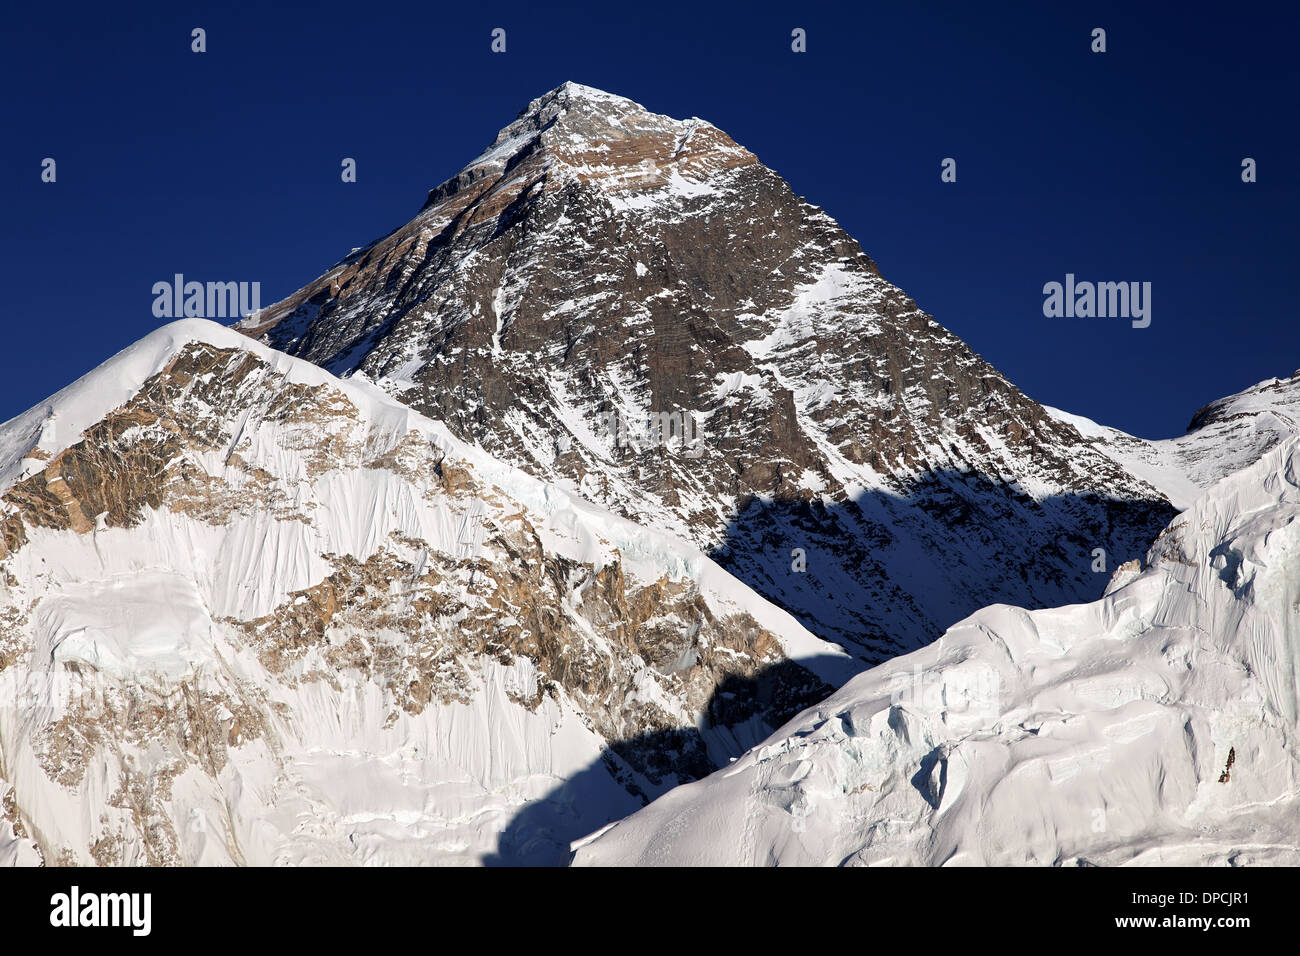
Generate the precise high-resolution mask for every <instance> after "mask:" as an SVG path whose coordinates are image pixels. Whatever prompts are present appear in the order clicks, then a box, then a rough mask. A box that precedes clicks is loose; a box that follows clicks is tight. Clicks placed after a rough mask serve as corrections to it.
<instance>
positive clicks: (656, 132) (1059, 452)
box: [239, 83, 1173, 662]
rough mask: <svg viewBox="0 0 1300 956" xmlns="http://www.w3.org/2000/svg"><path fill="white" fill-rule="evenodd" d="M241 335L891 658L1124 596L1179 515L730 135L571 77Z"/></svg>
mask: <svg viewBox="0 0 1300 956" xmlns="http://www.w3.org/2000/svg"><path fill="white" fill-rule="evenodd" d="M239 328H240V330H241V331H243V332H245V333H246V334H248V335H250V336H252V337H255V338H257V339H259V340H261V341H262V342H264V343H266V344H269V345H271V346H273V347H275V348H277V349H281V350H284V351H286V352H289V353H290V354H292V355H295V356H299V357H301V358H305V359H308V360H310V361H312V362H314V363H316V364H319V365H321V366H323V367H325V368H326V369H329V370H330V371H332V372H334V373H336V374H339V375H343V376H349V375H356V376H365V377H366V378H367V379H369V380H371V381H373V382H375V383H377V384H379V385H380V386H381V387H382V388H384V389H385V390H386V391H388V392H389V393H390V394H391V395H393V396H394V397H396V398H398V399H399V400H400V401H402V402H404V403H406V404H408V405H410V406H411V407H413V408H415V409H418V410H419V411H421V412H422V413H424V414H426V415H429V416H430V417H432V418H435V419H437V420H439V421H442V422H445V423H446V425H447V426H448V428H450V429H451V430H452V431H453V432H454V433H455V434H456V435H457V436H458V437H460V438H462V439H463V440H465V441H468V442H471V443H473V444H476V445H478V446H480V447H481V448H483V449H484V450H486V451H488V452H489V453H490V454H492V455H494V456H497V457H499V458H501V459H503V460H506V461H509V462H510V463H512V464H515V465H517V466H518V467H520V468H523V469H525V470H526V471H528V472H530V473H532V474H534V475H536V476H538V477H540V478H543V479H545V480H547V481H552V482H556V483H558V484H561V485H563V486H565V487H566V488H569V489H572V490H573V491H575V492H577V493H579V494H581V495H583V496H584V497H586V498H587V499H589V500H591V501H593V502H597V503H599V504H601V505H603V506H605V507H608V508H611V509H613V510H614V511H616V512H618V513H620V514H622V515H625V516H627V517H629V518H631V519H632V520H634V521H637V522H639V523H641V524H643V525H646V526H649V527H654V528H659V529H662V530H665V531H668V532H670V533H673V534H676V535H679V536H681V537H683V538H686V539H688V540H690V541H692V542H694V543H695V544H696V545H698V546H699V547H701V548H703V549H705V550H706V551H708V552H709V553H710V554H711V555H713V556H714V557H715V558H716V559H717V560H718V561H719V562H720V563H722V564H723V565H724V566H725V567H727V568H728V569H729V570H731V571H732V572H733V573H734V574H736V575H737V576H738V577H740V578H741V579H742V580H743V581H745V582H746V583H747V584H749V585H750V586H751V587H753V588H754V589H755V590H757V591H758V592H759V593H760V594H762V595H764V596H765V597H767V598H769V599H770V600H772V601H774V602H776V603H778V604H779V605H781V606H783V607H785V608H786V609H788V610H789V611H791V612H792V613H793V614H795V615H796V616H797V617H798V618H799V619H800V620H801V621H802V622H803V623H804V625H805V626H806V627H808V628H810V629H811V630H813V631H814V632H815V633H817V634H818V635H819V636H821V637H823V638H826V639H828V640H831V641H834V642H836V643H838V644H840V645H842V646H844V647H846V648H850V649H852V651H853V653H854V654H855V655H857V656H858V657H860V658H861V659H863V660H865V661H867V662H875V661H879V660H881V659H884V658H887V657H889V656H892V655H894V654H897V653H899V652H901V651H906V650H910V649H912V648H915V647H918V646H920V645H923V644H925V643H927V642H929V641H930V640H932V639H934V638H935V637H937V636H938V634H939V633H940V632H941V631H942V630H943V629H944V628H945V627H947V626H948V625H950V624H952V623H954V622H955V621H957V620H958V619H960V618H962V617H964V616H966V615H967V614H969V613H971V612H973V611H974V610H976V609H977V608H979V607H982V606H984V605H987V604H991V603H997V602H1009V603H1015V604H1019V605H1023V606H1027V607H1042V606H1051V605H1058V604H1063V603H1069V602H1073V601H1082V600H1090V599H1093V598H1096V597H1098V596H1099V595H1100V594H1101V592H1102V590H1103V588H1104V587H1105V584H1106V581H1107V580H1108V578H1109V573H1110V572H1111V571H1113V569H1114V567H1115V566H1117V565H1118V564H1120V563H1122V562H1123V561H1126V560H1129V559H1131V558H1134V557H1137V556H1140V555H1141V554H1143V553H1144V552H1145V550H1146V548H1147V546H1148V545H1149V544H1150V542H1151V540H1152V539H1153V538H1154V537H1155V535H1156V534H1157V533H1158V532H1159V530H1160V529H1161V528H1162V527H1163V526H1164V525H1165V523H1166V522H1167V521H1168V519H1169V518H1170V517H1171V516H1172V514H1173V509H1172V508H1171V506H1170V503H1169V501H1168V498H1167V495H1166V493H1165V491H1164V490H1161V489H1159V488H1158V487H1157V486H1156V485H1155V484H1152V483H1151V482H1149V481H1147V480H1144V479H1143V478H1142V477H1139V476H1138V475H1136V474H1135V473H1133V472H1132V471H1131V470H1129V469H1127V468H1126V467H1124V464H1123V462H1121V461H1117V460H1116V458H1115V456H1113V455H1108V454H1106V453H1105V452H1104V450H1103V449H1101V448H1099V447H1097V443H1096V442H1094V441H1091V440H1089V439H1087V438H1085V436H1083V435H1081V434H1080V432H1079V431H1078V430H1077V428H1076V427H1075V425H1074V424H1072V423H1071V422H1070V421H1068V420H1066V419H1065V418H1063V417H1061V416H1055V415H1052V414H1049V412H1048V411H1047V410H1045V409H1044V408H1043V406H1041V405H1039V404H1038V403H1036V402H1034V401H1033V400H1031V399H1030V398H1028V397H1027V396H1025V395H1024V394H1023V393H1022V392H1021V391H1020V390H1019V389H1017V388H1016V387H1015V386H1014V385H1012V384H1011V383H1010V382H1008V381H1007V379H1006V378H1005V377H1003V376H1002V375H1001V374H1000V373H999V372H998V371H997V370H996V369H995V368H993V367H992V366H991V365H989V364H988V363H987V362H985V361H984V360H983V359H982V358H980V357H979V356H978V355H976V354H975V353H974V352H972V351H971V349H970V348H968V347H967V346H966V345H965V344H964V343H963V342H962V341H961V340H960V339H958V338H957V337H956V336H954V335H952V334H951V333H949V332H948V331H946V330H945V329H944V328H942V327H941V326H940V325H939V324H938V323H936V322H935V321H934V320H933V319H932V318H931V317H930V316H928V315H926V314H925V313H924V312H923V311H922V310H921V309H920V308H919V307H918V306H917V305H916V303H915V302H913V301H912V300H911V299H910V298H909V297H908V296H907V295H906V294H905V293H904V292H902V291H901V290H899V289H898V288H896V287H895V286H893V285H891V284H890V283H889V282H888V281H886V280H885V279H884V278H882V277H881V275H880V272H879V270H878V269H877V267H876V264H875V263H874V262H873V261H872V259H871V258H870V257H869V256H868V255H866V254H865V253H864V252H863V251H862V248H861V247H860V246H859V244H858V243H857V242H856V241H855V240H854V239H853V238H851V237H850V236H849V235H848V234H846V233H845V232H844V230H843V229H841V228H840V227H839V226H838V225H837V224H836V222H835V221H834V220H833V219H832V218H831V217H830V216H829V215H827V214H826V213H825V212H823V211H822V210H821V209H818V208H817V207H815V206H813V205H811V204H810V203H808V202H806V201H805V200H803V199H802V198H800V197H799V196H798V195H796V194H795V193H794V192H793V191H792V190H791V188H790V187H789V186H788V185H787V184H786V183H785V181H784V180H782V178H781V177H780V176H779V175H777V174H776V173H775V172H773V171H772V170H770V169H768V168H767V167H766V166H764V165H763V164H762V163H761V162H759V160H758V158H757V157H755V156H754V154H753V153H751V152H749V151H748V150H747V149H745V148H744V147H742V146H740V145H738V144H737V143H736V142H735V141H734V140H732V139H731V137H729V136H728V135H727V134H726V133H724V132H723V131H721V130H720V129H718V128H717V127H715V126H713V125H711V124H710V123H707V122H705V121H703V120H700V119H688V120H676V119H672V118H670V117H667V116H661V115H657V114H655V113H652V112H650V111H648V110H646V109H645V108H643V107H641V106H640V105H638V104H636V103H634V102H632V101H630V100H628V99H624V98H622V97H619V96H613V95H610V94H608V93H604V92H601V91H598V90H594V89H591V88H589V87H584V86H579V85H577V84H573V83H566V84H564V85H563V86H561V87H559V88H557V89H555V90H553V91H551V92H550V93H547V94H546V95H545V96H542V97H540V98H538V99H536V100H534V101H533V102H531V103H530V104H529V105H528V107H527V108H526V109H525V110H524V111H523V112H522V113H520V115H519V117H518V118H517V119H516V120H515V121H514V122H513V123H511V124H510V125H509V126H507V127H505V128H504V129H502V130H501V131H500V133H499V134H498V135H497V137H496V139H495V140H494V141H493V142H492V144H491V145H490V146H489V147H488V148H487V149H486V150H485V151H484V152H483V153H482V154H481V155H480V156H478V157H477V158H476V159H474V160H473V161H472V162H471V163H469V164H468V165H467V166H466V167H465V168H464V169H462V170H461V171H460V172H459V173H458V174H457V175H455V176H454V177H452V178H451V179H449V180H447V181H446V182H444V183H443V184H442V185H440V186H438V187H436V188H435V189H433V190H431V191H430V193H429V196H428V200H427V202H426V203H425V204H424V207H423V208H422V209H421V210H420V211H419V213H418V215H416V217H415V218H414V219H412V220H411V221H410V222H409V223H407V224H406V225H404V226H402V227H400V228H399V229H397V230H395V231H394V232H393V233H391V234H390V235H388V236H386V237H384V238H383V239H380V240H378V241H377V242H374V243H372V244H370V245H368V246H366V247H364V248H362V249H359V250H358V251H356V252H354V253H353V254H352V255H350V256H348V257H347V258H346V259H345V260H343V261H342V262H341V263H339V264H338V265H336V266H335V267H334V268H332V269H330V270H329V271H328V272H327V273H325V275H323V276H321V277H320V278H319V279H317V280H316V281H314V282H312V283H311V284H309V285H307V286H306V287H304V288H303V289H302V290H300V291H299V292H297V293H295V294H294V295H292V296H290V297H289V298H287V299H285V300H284V301H282V302H279V303H277V304H275V305H273V306H271V307H269V308H267V309H264V310H262V311H260V312H258V313H256V314H254V315H253V316H250V317H249V318H248V319H246V320H244V321H243V322H241V323H240V325H239ZM1134 441H1137V440H1136V439H1134Z"/></svg>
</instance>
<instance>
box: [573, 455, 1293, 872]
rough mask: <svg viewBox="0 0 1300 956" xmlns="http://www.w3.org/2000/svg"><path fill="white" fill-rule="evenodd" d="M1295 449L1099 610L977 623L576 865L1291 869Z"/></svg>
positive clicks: (857, 683)
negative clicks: (1124, 865)
mask: <svg viewBox="0 0 1300 956" xmlns="http://www.w3.org/2000/svg"><path fill="white" fill-rule="evenodd" d="M1298 517H1300V441H1298V440H1297V439H1295V438H1289V439H1287V440H1285V441H1284V442H1283V443H1282V444H1281V445H1279V446H1278V447H1277V448H1275V449H1274V450H1272V451H1270V452H1268V453H1267V454H1266V455H1265V456H1264V457H1263V458H1262V459H1261V460H1260V461H1259V462H1258V463H1256V464H1255V465H1253V466H1251V467H1249V468H1247V469H1245V470H1243V471H1241V472H1239V473H1237V474H1235V475H1233V476H1231V477H1229V478H1228V479H1226V480H1224V481H1223V482H1221V483H1220V484H1218V485H1216V486H1215V487H1214V488H1213V489H1212V490H1211V491H1209V492H1207V493H1206V494H1205V495H1203V496H1202V497H1200V498H1199V499H1198V500H1197V501H1196V502H1195V503H1194V504H1193V505H1192V506H1191V507H1190V508H1189V509H1188V510H1187V511H1186V512H1185V513H1184V514H1182V515H1180V516H1179V517H1178V518H1177V519H1175V520H1174V521H1173V522H1172V523H1171V525H1170V526H1169V528H1168V529H1167V530H1166V531H1165V532H1164V534H1162V535H1161V537H1160V539H1159V541H1157V542H1156V544H1155V545H1154V546H1153V548H1152V550H1151V552H1150V555H1149V556H1148V560H1147V565H1146V567H1145V568H1144V569H1142V570H1140V571H1139V570H1137V569H1126V570H1123V571H1121V572H1119V573H1117V575H1116V577H1115V580H1114V581H1113V582H1112V584H1111V586H1110V588H1109V590H1108V593H1107V595H1106V596H1105V597H1104V598H1103V599H1102V600H1100V601H1098V602H1095V603H1092V604H1086V605H1076V606H1073V607H1064V608H1058V609H1052V610H1040V611H1025V610H1023V609H1020V608H1013V607H1007V606H999V607H991V608H986V609H984V610H982V611H980V612H979V613H977V614H975V615H973V616H972V617H970V618H969V619H968V620H966V621H963V622H961V623H960V624H958V625H957V626H955V627H953V628H951V629H950V630H949V631H948V632H947V633H946V634H945V635H944V636H943V637H942V638H941V639H940V640H939V641H937V642H936V643H935V644H933V645H931V646H929V647H927V648H924V649H922V650H920V651H917V652H915V653H914V654H911V655H908V656H907V657H904V658H900V659H899V660H897V661H893V662H891V663H889V664H887V665H884V666H882V667H879V668H875V669H873V670H871V671H869V672H867V673H864V674H862V675H859V676H858V677H857V678H855V679H854V680H853V681H851V682H850V683H849V684H848V685H846V686H845V687H844V688H842V689H841V690H840V691H839V692H838V693H836V694H835V695H833V696H832V697H830V698H829V699H828V700H826V701H825V702H823V703H821V704H819V705H817V706H816V707H814V708H811V709H810V710H808V711H806V712H805V713H803V714H801V715H800V716H799V717H797V718H795V719H794V720H793V721H791V722H790V723H789V724H787V725H786V726H785V727H783V728H782V729H781V730H780V731H778V732H777V733H776V734H775V735H773V736H772V737H771V738H769V739H768V740H767V741H765V742H764V743H763V744H762V745H760V746H758V747H756V748H755V749H754V750H752V751H750V753H748V754H747V755H746V756H745V757H743V758H742V759H740V760H739V761H737V762H736V763H735V764H733V765H732V766H731V767H729V768H727V769H725V770H722V771H719V772H718V773H716V774H714V775H712V776H710V777H708V778H707V779H705V780H704V781H701V782H699V783H696V784H691V785H688V786H684V787H681V788H679V789H677V790H674V791H672V792H671V793H669V794H667V795H666V796H664V797H662V798H660V799H659V800H657V801H656V802H655V803H653V804H651V805H650V806H649V807H648V808H646V809H645V810H643V811H640V812H638V813H637V814H634V815H633V816H632V817H630V818H629V819H628V820H625V821H623V822H621V823H619V824H617V825H616V826H614V827H613V828H611V829H609V830H608V831H606V832H605V833H604V834H603V835H600V836H599V837H598V838H596V839H595V840H593V841H591V842H590V843H589V845H587V846H585V847H582V848H581V849H579V851H578V854H577V862H578V863H584V864H610V863H616V864H634V863H635V864H714V865H716V864H741V865H756V864H757V865H762V864H819V865H825V864H840V863H848V864H880V863H889V864H922V865H942V864H950V865H957V864H993V865H999V864H1084V863H1095V864H1119V863H1142V864H1172V865H1190V864H1223V863H1228V864H1244V863H1288V864H1295V863H1296V862H1300V824H1298V823H1297V821H1298V820H1300V815H1298V814H1297V809H1298V806H1297V804H1298V798H1300V745H1298V742H1297V731H1298V730H1300V705H1298V703H1297V701H1298V700H1300V521H1297V520H1296V519H1297V518H1298Z"/></svg>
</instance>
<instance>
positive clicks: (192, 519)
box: [0, 321, 851, 864]
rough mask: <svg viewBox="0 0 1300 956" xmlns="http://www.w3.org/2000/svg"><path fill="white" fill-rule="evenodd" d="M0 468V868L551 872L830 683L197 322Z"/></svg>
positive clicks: (706, 577)
mask: <svg viewBox="0 0 1300 956" xmlns="http://www.w3.org/2000/svg"><path fill="white" fill-rule="evenodd" d="M0 476H2V477H0V527H3V529H4V535H3V541H4V547H3V550H0V685H2V686H0V691H2V693H0V801H3V802H2V803H0V862H4V861H9V862H14V861H19V862H39V861H42V860H43V861H44V862H47V863H55V862H76V863H82V864H88V863H100V864H160V863H164V864H165V863H232V862H233V863H245V862H246V863H272V862H286V861H305V862H327V861H335V862H349V861H351V862H366V861H370V862H437V861H452V862H454V861H469V862H473V861H481V860H499V861H501V862H520V861H529V862H555V861H556V860H558V859H562V858H563V857H564V855H566V854H567V846H568V842H569V840H570V839H572V838H574V837H576V836H579V835H581V834H582V833H585V832H587V831H588V830H590V829H593V828H595V827H597V826H600V825H601V824H603V823H605V822H607V821H608V820H611V819H615V818H617V817H618V816H621V815H623V814H625V813H627V812H629V811H630V810H632V809H634V808H635V807H636V806H637V805H639V803H640V802H641V801H642V800H644V799H648V798H649V797H652V796H654V795H655V794H657V793H659V792H660V791H662V790H663V789H665V788H667V787H670V786H672V785H674V784H677V783H680V782H683V781H686V780H690V779H694V778H697V777H700V776H703V775H704V774H706V773H707V772H709V771H710V770H712V769H713V768H714V767H716V766H719V765H721V764H724V763H725V762H726V760H727V759H729V757H732V756H735V755H737V754H739V753H740V752H741V750H742V749H743V747H744V746H746V745H748V744H749V743H752V742H753V741H754V740H757V739H760V738H761V737H762V736H763V734H765V733H766V732H769V731H770V729H771V728H773V727H775V726H776V725H778V724H779V723H780V722H782V721H784V720H785V719H786V718H788V717H789V716H791V715H792V714H794V713H797V712H798V711H799V710H800V709H801V708H802V707H804V706H807V705H808V704H809V703H811V702H813V701H815V700H818V699H820V698H821V697H823V696H824V695H825V694H826V693H828V692H829V691H830V690H831V683H830V682H834V683H838V682H840V681H842V680H843V679H845V678H846V677H847V674H848V673H849V667H848V665H849V664H850V663H851V662H850V661H848V659H847V658H846V657H844V655H842V654H838V655H837V654H836V652H835V650H834V649H833V648H830V647H828V646H825V645H823V644H822V643H821V642H820V641H818V640H816V639H815V638H814V637H812V636H811V635H810V634H808V633H807V632H806V631H804V630H803V628H801V627H800V626H799V625H798V624H797V623H796V622H795V621H794V619H793V618H791V617H790V616H789V615H787V614H785V613H784V612H782V611H780V610H778V609H776V608H774V607H772V606H770V605H768V604H766V603H765V602H763V601H762V600H761V599H758V598H757V597H756V596H755V595H753V593H752V592H750V591H749V590H748V589H747V588H745V587H744V586H743V585H741V584H740V583H739V582H737V581H736V580H735V579H733V578H731V577H730V576H729V575H727V574H726V573H725V572H723V571H722V570H721V569H720V568H718V567H717V566H716V565H715V564H713V562H711V561H710V560H709V559H708V558H706V557H705V556H704V555H703V554H701V553H699V552H698V551H696V550H695V549H693V548H690V547H689V546H686V545H684V544H682V543H681V542H680V541H678V540H677V539H675V538H671V537H669V536H667V535H663V534H659V533H656V532H652V531H648V530H647V529H644V528H641V527H639V526H636V525H634V524H631V523H630V522H627V521H625V520H623V519H620V518H617V517H615V516H613V515H611V514H609V513H608V512H605V511H603V510H601V509H599V508H597V507H594V506H592V505H590V504H588V503H586V502H585V501H582V500H581V499H579V498H576V497H573V496H570V495H567V494H565V493H564V492H562V491H560V490H558V489H555V488H553V487H548V486H546V485H543V484H542V483H540V482H538V481H537V480H535V479H533V478H530V477H528V476H527V475H524V474H522V473H520V472H518V471H517V470H515V469H512V468H509V467H507V466H503V465H501V464H499V463H497V462H495V461H494V460H492V459H491V458H489V457H488V456H486V455H484V454H483V453H481V452H479V451H477V450H474V449H472V448H469V447H467V446H464V445H463V444H462V443H460V442H459V441H457V440H456V439H455V438H454V437H453V436H451V435H450V434H449V433H448V432H447V431H446V429H445V428H443V427H441V426H439V425H436V424H435V423H433V422H430V421H428V420H427V419H424V418H422V417H420V416H419V415H417V414H416V413H414V412H412V411H411V410H409V409H408V408H406V407H405V406H402V405H399V404H397V403H395V402H393V401H392V400H391V399H389V398H387V397H386V396H385V395H384V394H383V393H382V392H379V391H378V390H376V389H374V388H373V387H368V386H364V385H362V384H360V383H344V382H341V381H339V380H337V379H335V378H334V377H333V376H331V375H329V374H328V373H326V372H323V371H322V370H320V369H318V368H316V367H315V366H312V365H309V364H307V363H305V362H300V361H298V360H295V359H291V358H289V357H287V356H285V355H282V354H279V353H276V352H273V351H271V350H269V349H266V348H263V347H261V346H258V345H256V344H255V343H253V342H252V341H250V340H249V339H247V338H246V337H243V336H240V335H237V334H236V333H234V332H232V331H230V330H229V329H225V328H222V327H220V326H217V325H214V324H212V323H207V322H199V321H192V322H182V323H176V324H175V325H172V326H168V327H167V328H164V329H162V330H160V331H159V332H157V333H155V334H154V335H152V336H150V337H149V338H147V339H145V340H143V341H142V342H140V343H138V344H137V345H136V346H134V347H133V348H132V349H130V350H128V351H127V352H125V353H123V354H122V355H120V356H118V357H117V358H115V359H113V360H111V361H110V362H109V363H107V364H106V365H105V366H103V367H101V368H100V369H98V370H96V371H95V372H93V373H91V375H89V376H87V377H86V379H83V380H82V381H81V382H79V383H76V384H75V385H73V386H71V387H70V388H69V389H66V390H65V391H64V392H61V393H60V394H59V395H56V396H54V397H53V398H51V399H50V400H49V401H48V402H47V403H45V404H43V405H42V406H40V407H38V408H36V409H33V410H32V411H31V412H29V413H27V414H26V415H24V416H20V417H19V418H17V419H14V420H13V421H11V422H9V423H7V424H6V425H4V426H0ZM793 657H799V658H801V659H803V660H805V661H807V662H808V663H809V666H810V667H812V668H813V670H809V669H808V668H807V667H805V666H803V665H802V664H800V663H796V662H795V661H794V660H793V659H792V658H793ZM819 674H820V675H821V676H818V675H819ZM824 678H825V679H824Z"/></svg>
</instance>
